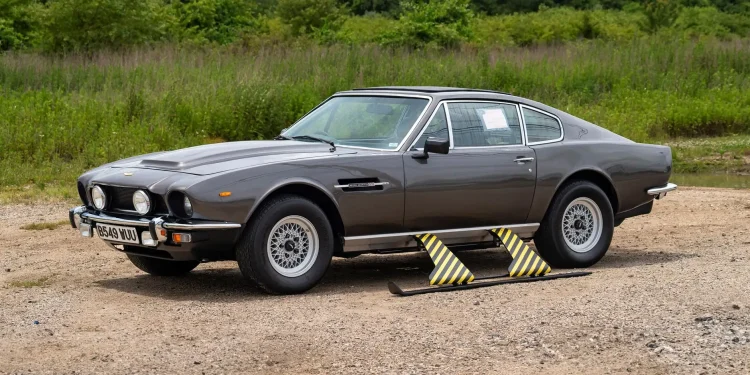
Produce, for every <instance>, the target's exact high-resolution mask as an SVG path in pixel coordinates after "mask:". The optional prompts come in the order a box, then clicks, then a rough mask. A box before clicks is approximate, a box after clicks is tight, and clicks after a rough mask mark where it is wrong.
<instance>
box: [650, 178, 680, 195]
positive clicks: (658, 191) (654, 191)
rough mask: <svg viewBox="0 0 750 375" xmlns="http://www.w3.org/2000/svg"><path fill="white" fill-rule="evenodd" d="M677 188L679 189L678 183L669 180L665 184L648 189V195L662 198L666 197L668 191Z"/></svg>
mask: <svg viewBox="0 0 750 375" xmlns="http://www.w3.org/2000/svg"><path fill="white" fill-rule="evenodd" d="M676 189H677V185H676V184H673V183H671V182H669V183H667V184H666V185H664V186H658V187H654V188H651V189H648V190H646V192H647V193H648V195H654V196H656V197H655V198H656V199H660V198H662V197H664V196H665V195H667V193H668V192H670V191H672V190H676Z"/></svg>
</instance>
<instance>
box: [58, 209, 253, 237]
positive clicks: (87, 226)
mask: <svg viewBox="0 0 750 375" xmlns="http://www.w3.org/2000/svg"><path fill="white" fill-rule="evenodd" d="M69 219H70V225H71V226H72V227H73V228H75V229H78V231H79V232H80V233H81V236H82V237H89V238H91V237H93V231H92V228H94V227H95V226H96V223H102V224H113V225H123V226H128V227H140V228H147V230H145V231H143V232H142V234H141V239H140V242H141V244H142V245H143V246H151V247H155V246H158V245H159V243H164V242H166V241H167V240H168V238H169V237H168V234H169V233H168V231H185V232H193V231H207V230H225V229H237V228H240V227H242V224H239V223H228V222H217V221H211V222H209V221H206V222H201V223H191V222H187V223H178V222H174V221H170V220H169V219H168V218H165V217H156V218H153V219H147V218H141V219H123V218H119V217H115V216H110V215H107V214H103V213H96V212H91V211H88V209H87V208H86V207H85V206H79V207H75V208H71V209H70V212H69Z"/></svg>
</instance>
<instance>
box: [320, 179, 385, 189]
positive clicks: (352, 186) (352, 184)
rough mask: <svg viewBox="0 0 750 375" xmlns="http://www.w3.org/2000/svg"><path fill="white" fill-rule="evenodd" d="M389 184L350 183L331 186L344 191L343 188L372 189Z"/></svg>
mask: <svg viewBox="0 0 750 375" xmlns="http://www.w3.org/2000/svg"><path fill="white" fill-rule="evenodd" d="M390 184H391V183H390V182H388V181H385V182H352V183H351V184H346V185H333V187H335V188H337V189H345V188H350V189H357V188H368V187H373V186H385V185H390Z"/></svg>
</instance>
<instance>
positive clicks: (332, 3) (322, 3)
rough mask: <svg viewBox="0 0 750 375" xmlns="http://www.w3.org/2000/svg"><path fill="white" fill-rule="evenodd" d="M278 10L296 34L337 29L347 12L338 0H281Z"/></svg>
mask: <svg viewBox="0 0 750 375" xmlns="http://www.w3.org/2000/svg"><path fill="white" fill-rule="evenodd" d="M276 11H277V13H278V15H279V17H281V20H282V21H283V22H284V23H286V24H288V25H289V26H291V28H292V34H293V35H295V36H297V35H309V34H312V33H314V32H316V31H318V32H319V31H320V30H323V29H336V28H337V27H338V26H339V25H340V21H341V19H342V16H343V15H344V14H345V10H344V8H342V7H341V6H340V5H339V4H338V3H337V2H336V0H279V2H278V5H277V8H276Z"/></svg>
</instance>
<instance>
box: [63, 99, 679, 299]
mask: <svg viewBox="0 0 750 375" xmlns="http://www.w3.org/2000/svg"><path fill="white" fill-rule="evenodd" d="M671 168H672V153H671V150H670V149H669V147H665V146H658V145H647V144H639V143H635V142H633V141H630V140H628V139H626V138H623V137H621V136H618V135H616V134H614V133H612V132H610V131H607V130H605V129H603V128H601V127H599V126H596V125H594V124H591V123H589V122H586V121H584V120H581V119H579V118H576V117H574V116H571V115H569V114H567V113H565V112H562V111H560V110H557V109H554V108H551V107H549V106H546V105H544V104H541V103H538V102H535V101H532V100H529V99H524V98H521V97H518V96H513V95H510V94H506V93H501V92H495V91H487V90H472V89H460V88H447V87H377V88H367V89H355V90H350V91H345V92H339V93H336V94H335V95H333V96H331V97H330V98H328V99H327V100H325V101H324V102H323V103H321V104H320V105H318V106H317V107H315V108H314V109H313V110H312V111H310V112H309V113H308V114H306V115H305V116H303V117H302V118H301V119H300V120H299V121H297V122H296V123H295V124H294V125H292V126H291V127H289V128H287V129H286V130H284V131H283V132H282V133H281V134H280V135H279V136H278V137H277V138H276V139H274V140H265V141H245V142H230V143H222V144H211V145H204V146H197V147H191V148H187V149H182V150H176V151H165V152H158V153H153V154H148V155H141V156H136V157H132V158H128V159H124V160H120V161H116V162H113V163H110V164H106V165H103V166H101V167H98V168H96V169H93V170H91V171H88V172H86V173H84V174H83V175H81V176H80V178H79V179H78V192H79V194H80V198H81V201H82V202H83V205H82V206H80V207H76V208H73V209H71V210H70V221H71V225H72V226H73V227H74V228H77V229H78V230H79V232H80V234H81V235H82V236H83V237H95V236H98V237H99V238H101V239H102V240H104V241H105V242H106V243H107V244H109V245H110V246H111V247H113V248H115V249H117V250H118V251H121V252H124V253H125V254H126V255H127V257H128V258H129V259H130V260H131V261H132V262H133V264H134V265H135V266H136V267H138V268H140V269H141V270H143V271H145V272H147V273H149V274H152V275H165V276H169V275H180V274H184V273H187V272H190V271H191V270H192V269H194V268H195V267H196V266H197V265H198V264H199V263H200V262H201V261H213V260H236V261H237V262H238V264H239V267H240V269H241V271H242V274H243V275H244V276H245V277H246V278H247V279H248V280H249V281H250V282H251V283H253V284H255V285H257V286H259V287H260V288H262V289H264V290H266V291H268V292H272V293H299V292H304V291H306V290H308V289H310V288H311V287H313V286H314V285H315V284H316V283H318V282H319V281H320V279H321V278H322V277H323V275H324V273H325V271H326V269H327V268H328V266H329V264H330V262H331V258H332V257H333V256H343V257H346V256H353V255H357V254H360V253H368V252H369V253H379V252H394V251H410V250H418V245H417V242H415V237H414V236H415V235H419V234H423V233H432V234H434V235H436V236H438V237H440V239H441V240H442V241H443V242H444V243H445V244H446V245H447V246H449V247H450V248H451V249H472V248H473V249H478V248H488V247H493V246H494V242H493V239H492V237H491V234H490V233H489V232H488V230H489V229H492V228H498V227H503V228H507V229H510V230H512V231H513V232H514V233H516V234H518V236H519V237H520V238H523V239H525V240H527V241H528V240H532V239H533V240H534V242H535V245H536V248H537V250H538V252H539V253H540V255H541V256H542V257H543V258H544V259H545V260H546V261H547V262H548V263H549V264H550V265H551V266H553V267H587V266H590V265H592V264H594V263H596V262H597V261H598V260H599V259H601V258H602V257H603V256H604V254H605V252H606V251H607V248H608V247H609V244H610V241H611V240H612V235H613V231H614V228H615V227H616V226H618V225H619V224H620V223H622V221H623V220H625V219H627V218H630V217H633V216H637V215H643V214H648V213H649V212H650V211H651V208H652V205H653V202H654V199H655V198H657V199H658V198H661V197H662V196H664V195H665V194H666V193H667V192H668V191H671V190H674V189H675V188H676V187H677V186H676V185H674V184H671V183H669V176H670V173H671Z"/></svg>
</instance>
